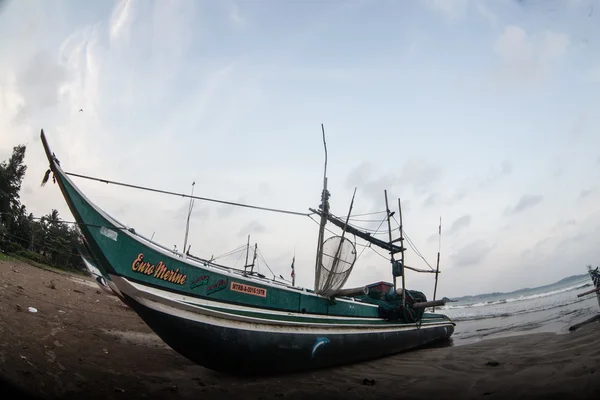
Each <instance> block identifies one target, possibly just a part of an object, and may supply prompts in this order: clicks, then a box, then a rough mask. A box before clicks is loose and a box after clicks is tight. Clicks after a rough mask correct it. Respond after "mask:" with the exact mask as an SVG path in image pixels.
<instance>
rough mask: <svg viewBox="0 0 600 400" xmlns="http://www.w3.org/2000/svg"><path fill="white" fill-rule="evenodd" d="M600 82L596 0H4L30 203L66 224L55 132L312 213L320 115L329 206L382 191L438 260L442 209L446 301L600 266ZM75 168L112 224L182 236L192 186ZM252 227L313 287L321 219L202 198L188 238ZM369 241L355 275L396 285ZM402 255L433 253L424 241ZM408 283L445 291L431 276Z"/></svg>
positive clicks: (273, 258) (275, 266)
mask: <svg viewBox="0 0 600 400" xmlns="http://www.w3.org/2000/svg"><path fill="white" fill-rule="evenodd" d="M599 89H600V1H592V0H565V1H562V0H561V1H558V0H556V1H553V0H547V1H541V0H538V1H534V0H529V1H527V0H520V1H517V0H488V1H484V0H422V1H411V2H409V1H367V0H364V1H363V0H329V1H325V0H323V1H316V0H315V1H308V0H307V1H299V0H296V1H275V0H253V1H241V0H240V1H233V0H231V1H199V0H198V1H191V0H190V1H186V0H181V1H176V0H157V1H150V0H143V1H142V0H138V1H136V0H119V1H108V0H106V1H97V2H80V1H75V0H56V1H52V2H48V1H43V0H19V1H14V0H7V1H6V0H5V1H2V2H1V3H0V160H5V159H7V158H8V157H10V153H11V151H12V148H13V147H14V146H16V145H18V144H26V145H27V154H26V158H25V162H26V164H27V166H28V170H27V174H26V177H25V180H24V184H23V188H22V193H21V199H22V201H23V203H24V204H25V205H26V206H27V209H28V211H29V212H32V213H33V214H34V215H36V216H40V215H43V214H47V213H49V212H50V211H51V210H52V209H53V208H55V209H57V210H58V211H59V213H60V215H61V216H62V217H63V218H64V219H65V220H68V221H72V220H73V217H72V216H71V214H70V212H69V211H68V208H67V206H66V204H65V201H64V199H63V198H62V196H61V194H60V191H59V189H58V187H57V186H56V185H53V184H49V185H46V186H45V187H40V182H41V180H42V177H43V175H44V172H45V170H46V169H47V167H48V162H47V160H46V159H45V156H44V154H43V149H42V145H41V142H40V139H39V134H40V130H41V129H44V131H45V133H46V136H47V138H48V141H49V143H50V146H51V148H52V151H53V152H55V153H56V155H57V157H58V158H59V160H60V161H61V165H62V166H63V168H64V169H65V170H66V171H69V172H75V173H80V174H84V175H90V176H94V177H99V178H104V179H111V180H116V181H122V182H128V183H133V184H137V185H143V186H149V187H153V188H160V189H163V190H171V191H175V192H189V191H190V190H191V184H192V182H196V184H195V189H194V193H195V194H196V195H198V196H204V197H210V198H216V199H222V200H228V201H237V202H243V203H248V204H253V205H259V206H264V207H274V208H281V209H286V210H294V211H299V212H308V208H309V207H313V208H316V207H318V205H319V202H320V195H321V187H322V179H323V162H324V151H323V144H322V133H321V124H324V128H325V133H326V140H327V147H328V167H327V175H328V188H329V191H330V192H331V199H330V203H331V207H332V212H333V213H334V214H336V215H340V216H345V215H346V214H347V213H348V208H349V206H350V202H351V199H352V194H353V192H354V189H355V188H356V190H357V191H356V198H355V200H354V205H353V210H352V213H353V214H363V213H370V212H377V211H382V210H384V209H385V198H384V190H387V193H388V198H389V201H390V209H392V210H393V211H396V210H397V208H398V206H397V204H398V199H399V198H400V199H401V200H402V213H403V222H404V229H405V232H406V234H407V235H408V237H409V238H410V239H411V240H412V242H413V243H414V244H415V245H416V247H417V249H418V250H419V252H420V254H421V255H422V256H423V257H424V258H425V259H426V260H427V262H428V263H429V264H430V265H432V266H434V267H435V262H436V257H437V251H438V239H439V237H438V235H437V232H438V224H439V219H440V217H441V219H442V237H441V259H440V270H441V271H442V272H441V274H440V281H439V286H438V297H439V296H448V297H452V296H461V295H467V294H477V293H485V292H491V291H511V290H515V289H519V288H522V287H533V286H539V285H543V284H548V283H552V282H554V281H556V280H559V279H561V278H563V277H565V276H568V275H573V274H582V273H585V272H586V268H585V265H586V264H594V265H597V264H599V263H600V247H599V246H598V245H597V238H598V237H599V234H600V184H599V183H598V182H600V179H599V178H600V134H599V133H598V128H599V127H600V115H599V114H598V112H597V110H598V106H599V105H600V90H599ZM80 109H82V110H83V112H80V111H79V110H80ZM74 179H75V182H76V184H77V185H78V186H79V187H80V188H81V189H82V190H84V192H85V193H86V194H87V195H88V196H89V197H90V198H91V200H92V201H94V202H95V203H96V204H97V205H98V206H100V207H101V208H102V209H104V210H105V211H107V212H108V213H109V214H111V215H113V216H114V217H115V218H116V219H118V220H119V221H122V222H124V223H126V224H127V225H129V226H132V227H134V228H135V229H136V231H138V232H140V233H142V234H144V235H146V236H148V237H150V236H152V235H154V240H156V241H158V242H159V243H161V244H164V245H166V246H168V247H172V246H173V245H177V247H178V248H179V249H181V248H182V247H183V240H184V233H185V219H186V212H187V208H188V204H189V203H188V200H186V199H185V198H181V197H170V196H165V195H160V194H155V193H150V192H143V191H136V190H133V189H129V188H123V187H117V186H111V185H106V184H101V183H97V182H92V181H86V180H82V179H77V178H74ZM396 216H397V213H396ZM380 217H382V215H381V214H375V215H371V216H365V217H362V218H361V217H356V218H357V220H354V222H355V223H357V224H358V223H359V224H362V225H363V226H365V227H367V228H370V229H375V228H377V227H378V226H379V223H380V221H377V222H373V220H375V219H379V218H380ZM360 219H363V220H366V221H360ZM382 226H383V227H385V226H386V224H385V223H384V224H383V225H382ZM394 226H397V225H396V224H395V223H394ZM328 228H331V229H332V231H333V232H335V234H340V231H339V230H338V229H337V228H335V227H333V226H331V225H328ZM384 232H385V231H384ZM248 234H250V235H251V238H250V241H251V243H252V244H254V243H255V242H256V243H258V247H259V249H260V251H261V254H262V255H263V256H264V258H265V260H266V262H267V263H268V265H269V267H270V268H271V269H272V270H273V271H274V272H275V273H276V274H277V275H279V274H281V275H283V276H284V277H286V278H288V279H289V277H290V270H291V269H290V264H291V261H292V258H293V257H294V255H295V260H296V261H295V271H296V284H298V285H300V286H305V287H309V288H312V287H313V285H314V269H315V250H316V246H317V238H318V225H317V224H316V223H315V222H314V221H312V220H311V219H309V218H308V217H302V216H294V215H285V214H279V213H270V212H265V211H260V210H251V209H246V208H237V207H230V206H223V205H221V204H216V203H207V202H202V201H196V203H195V205H194V210H193V214H192V218H191V224H190V239H189V242H188V243H189V244H191V246H192V247H191V253H192V254H195V255H198V256H202V257H210V256H212V255H214V256H218V255H221V254H223V253H226V252H228V251H230V250H233V249H235V248H238V247H240V246H243V245H245V244H246V241H247V235H248ZM397 235H398V232H397V230H396V231H395V232H394V237H397ZM327 236H328V237H329V236H332V234H330V233H328V234H327ZM382 238H384V239H385V238H386V236H385V235H383V236H382ZM350 239H351V240H352V241H354V238H353V237H350ZM361 244H364V242H362V241H360V240H359V241H358V242H357V247H356V248H357V252H358V254H359V255H360V256H359V257H358V259H357V261H356V263H355V265H354V269H353V271H352V274H351V276H350V278H349V279H348V281H347V283H346V287H354V286H360V285H364V284H368V283H371V282H376V281H380V280H386V281H390V280H391V266H390V263H389V260H387V258H388V256H387V255H386V254H385V252H384V251H383V250H379V254H377V253H375V252H374V251H373V250H372V249H366V250H364V251H363V249H364V247H362V246H361ZM243 257H244V256H242V258H243ZM218 261H221V262H222V263H225V264H229V265H237V266H238V267H240V266H241V265H242V264H243V261H244V260H239V258H238V254H236V255H235V256H233V257H229V258H223V259H219V260H218ZM236 262H237V264H236ZM406 264H407V265H410V266H413V267H417V268H429V267H428V266H427V265H426V264H425V262H424V261H423V260H422V259H421V258H420V257H419V256H418V254H416V253H415V252H414V251H412V250H410V249H409V251H407V253H406ZM259 268H260V271H261V272H263V273H265V272H266V273H267V275H268V270H267V269H266V266H265V265H264V263H260V264H259ZM406 282H407V287H408V288H410V289H416V290H420V291H423V292H424V293H425V294H426V295H427V296H428V298H431V296H432V294H433V286H434V276H433V275H432V274H428V273H420V274H419V273H416V272H413V271H407V273H406Z"/></svg>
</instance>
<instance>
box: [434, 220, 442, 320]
mask: <svg viewBox="0 0 600 400" xmlns="http://www.w3.org/2000/svg"><path fill="white" fill-rule="evenodd" d="M438 235H439V239H438V254H437V266H436V268H435V286H434V287H433V301H435V294H436V292H437V285H438V274H439V273H440V252H441V251H442V217H440V226H439V228H438ZM433 312H435V306H433Z"/></svg>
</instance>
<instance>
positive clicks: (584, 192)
mask: <svg viewBox="0 0 600 400" xmlns="http://www.w3.org/2000/svg"><path fill="white" fill-rule="evenodd" d="M593 192H594V190H593V189H584V190H582V191H581V192H580V193H579V199H580V200H581V199H585V198H586V197H588V196H589V195H590V194H592V193H593Z"/></svg>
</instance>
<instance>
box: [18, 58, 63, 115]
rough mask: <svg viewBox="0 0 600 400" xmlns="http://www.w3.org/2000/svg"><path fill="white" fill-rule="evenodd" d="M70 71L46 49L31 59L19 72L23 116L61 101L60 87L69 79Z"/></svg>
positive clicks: (21, 112) (21, 113)
mask: <svg viewBox="0 0 600 400" xmlns="http://www.w3.org/2000/svg"><path fill="white" fill-rule="evenodd" d="M67 78H68V72H67V70H66V68H65V67H64V66H61V65H59V64H58V63H57V62H56V61H55V57H53V56H52V55H51V54H49V53H48V52H46V51H40V52H38V53H37V54H35V55H34V56H33V57H31V58H30V59H29V61H28V62H27V64H26V65H25V67H24V68H23V69H22V70H20V71H19V72H18V73H17V82H16V83H17V86H18V91H19V93H20V94H21V96H23V100H24V103H23V104H22V105H21V109H20V112H19V114H20V115H21V116H26V115H33V114H35V113H36V112H40V111H42V110H44V109H46V108H51V107H53V106H56V105H57V104H58V103H59V94H60V93H59V88H60V86H61V85H62V84H63V83H64V82H65V81H66V80H67Z"/></svg>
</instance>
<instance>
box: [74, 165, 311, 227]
mask: <svg viewBox="0 0 600 400" xmlns="http://www.w3.org/2000/svg"><path fill="white" fill-rule="evenodd" d="M65 174H66V175H70V176H75V177H78V178H83V179H89V180H92V181H98V182H102V183H110V184H113V185H119V186H125V187H130V188H133V189H140V190H147V191H150V192H155V193H162V194H170V195H172V196H179V197H187V198H191V199H196V200H203V201H211V202H214V203H221V204H228V205H230V206H237V207H247V208H253V209H255V210H263V211H272V212H278V213H283V214H290V215H300V216H303V217H308V216H310V215H311V214H312V213H302V212H298V211H290V210H281V209H277V208H269V207H260V206H253V205H250V204H243V203H236V202H233V201H225V200H217V199H210V198H207V197H199V196H192V195H189V194H185V193H177V192H170V191H167V190H161V189H153V188H149V187H145V186H139V185H132V184H130V183H123V182H117V181H110V180H108V179H100V178H94V177H92V176H87V175H80V174H75V173H73V172H65Z"/></svg>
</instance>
